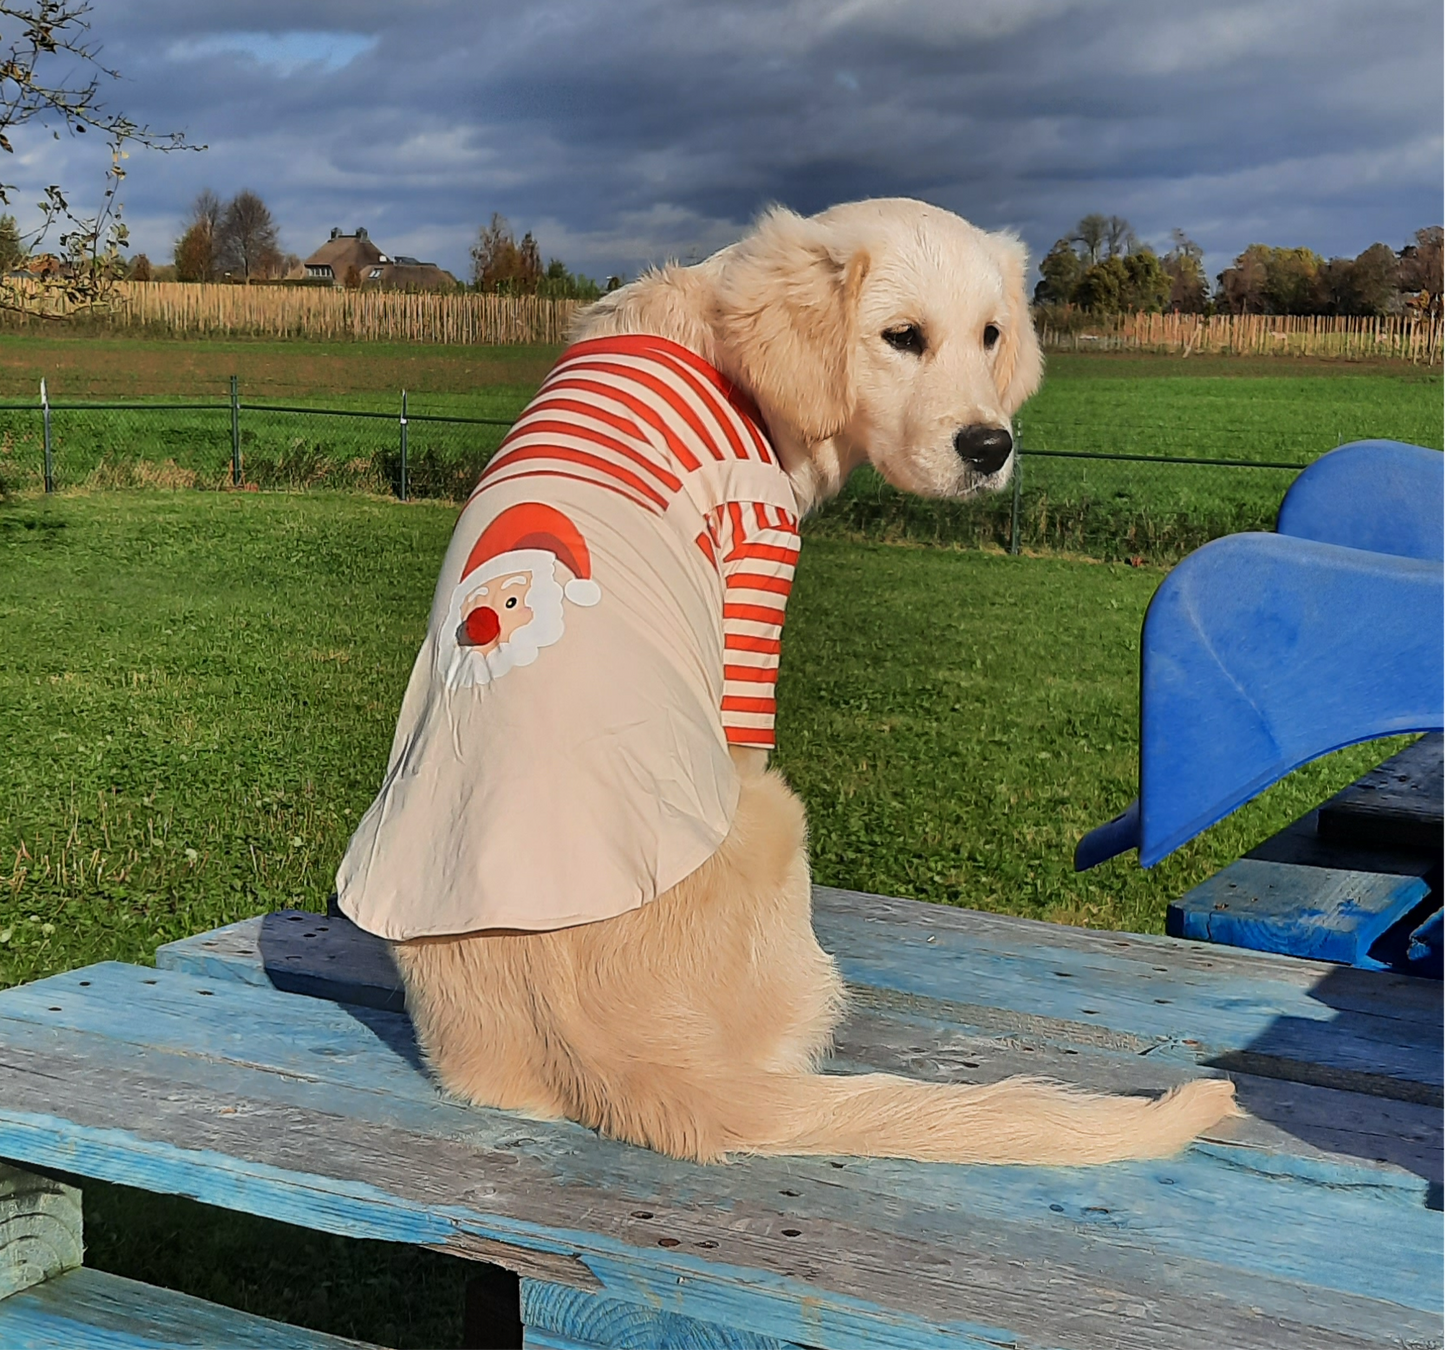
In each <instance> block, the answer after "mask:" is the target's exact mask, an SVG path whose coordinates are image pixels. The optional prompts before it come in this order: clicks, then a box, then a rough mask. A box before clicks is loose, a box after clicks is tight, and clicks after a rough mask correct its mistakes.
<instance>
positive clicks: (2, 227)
mask: <svg viewBox="0 0 1445 1350" xmlns="http://www.w3.org/2000/svg"><path fill="white" fill-rule="evenodd" d="M29 256H30V250H29V249H28V248H27V247H26V246H25V240H24V239H23V238H22V237H21V234H20V227H19V226H18V225H17V224H16V223H15V217H14V216H12V215H9V214H6V215H3V216H0V274H4V273H6V272H13V271H15V269H16V268H18V267H20V266H22V265H23V264H24V262H25V260H26V259H27V258H28V257H29Z"/></svg>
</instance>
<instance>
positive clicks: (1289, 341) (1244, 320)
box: [1039, 314, 1441, 365]
mask: <svg viewBox="0 0 1445 1350" xmlns="http://www.w3.org/2000/svg"><path fill="white" fill-rule="evenodd" d="M1039 335H1040V338H1041V340H1042V341H1043V344H1044V347H1045V348H1046V349H1048V350H1051V351H1146V352H1172V353H1177V354H1179V355H1181V356H1188V355H1189V354H1190V353H1192V352H1199V353H1201V354H1205V353H1208V354H1211V355H1226V356H1333V357H1344V358H1353V359H1355V360H1359V359H1361V358H1364V357H1390V358H1394V359H1397V360H1403V361H1410V362H1413V363H1415V364H1424V365H1435V364H1438V363H1439V362H1440V359H1441V352H1440V337H1441V334H1440V320H1439V319H1438V318H1428V317H1414V316H1407V315H1390V316H1387V317H1382V318H1375V317H1370V318H1366V317H1354V316H1345V315H1330V314H1210V315H1204V314H1120V315H1114V316H1110V317H1108V318H1099V319H1095V318H1091V317H1089V316H1085V315H1080V316H1079V323H1078V325H1077V326H1075V325H1072V324H1071V325H1069V326H1068V327H1056V326H1054V325H1051V324H1048V323H1044V324H1041V325H1040V334H1039Z"/></svg>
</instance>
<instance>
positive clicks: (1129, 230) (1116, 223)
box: [1104, 216, 1139, 258]
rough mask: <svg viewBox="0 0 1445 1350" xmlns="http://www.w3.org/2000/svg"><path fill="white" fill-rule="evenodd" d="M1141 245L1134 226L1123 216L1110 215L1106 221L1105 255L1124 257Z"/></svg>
mask: <svg viewBox="0 0 1445 1350" xmlns="http://www.w3.org/2000/svg"><path fill="white" fill-rule="evenodd" d="M1138 247H1139V240H1138V238H1137V237H1136V236H1135V234H1134V227H1133V226H1132V225H1130V224H1129V222H1128V221H1127V220H1125V219H1124V217H1123V216H1110V217H1109V218H1108V220H1106V221H1105V222H1104V257H1105V258H1122V257H1125V256H1126V255H1127V254H1130V253H1132V252H1134V250H1135V249H1136V248H1138Z"/></svg>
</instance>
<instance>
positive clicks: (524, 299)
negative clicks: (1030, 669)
mask: <svg viewBox="0 0 1445 1350" xmlns="http://www.w3.org/2000/svg"><path fill="white" fill-rule="evenodd" d="M580 304H581V302H579V301H576V300H543V299H539V298H538V297H536V296H503V295H477V294H475V293H472V292H459V293H453V294H449V295H413V294H407V293H405V292H400V291H348V290H331V289H328V288H325V287H313V286H297V287H288V286H231V285H196V284H191V283H187V282H167V281H156V282H144V283H121V284H120V285H119V286H118V287H117V292H116V303H115V305H114V308H113V309H112V310H111V311H110V312H108V313H105V314H102V315H97V316H94V317H92V318H91V319H89V320H88V321H89V322H92V323H97V324H100V325H102V326H104V327H108V328H139V329H146V330H149V331H152V332H164V333H169V334H176V335H192V334H195V335H200V334H212V335H216V336H225V335H231V334H236V335H241V336H252V337H301V338H313V339H320V340H324V339H333V340H334V339H351V340H355V341H361V342H440V343H456V344H463V345H466V344H510V343H534V342H535V343H552V344H556V343H561V342H565V341H566V339H567V329H568V325H569V323H570V322H571V319H572V316H573V314H574V313H576V311H577V309H578V308H579V307H580ZM1077 319H1078V322H1077V323H1070V324H1068V325H1067V327H1059V326H1055V325H1054V324H1053V323H1051V322H1050V321H1049V318H1048V316H1041V323H1040V337H1041V338H1042V340H1043V344H1044V346H1045V348H1047V349H1048V350H1051V351H1153V352H1173V353H1177V354H1179V355H1181V356H1188V355H1189V354H1190V353H1192V352H1199V353H1201V354H1203V353H1209V354H1224V355H1231V356H1260V355H1265V356H1333V357H1345V358H1354V359H1360V358H1363V357H1392V358H1394V359H1397V360H1405V361H1411V362H1415V363H1425V364H1428V365H1434V364H1436V363H1438V362H1439V361H1440V359H1441V332H1440V320H1439V319H1430V318H1414V317H1402V316H1395V317H1389V318H1343V317H1334V316H1328V315H1273V314H1242V315H1235V314H1216V315H1211V316H1209V317H1205V316H1203V315H1199V314H1120V315H1114V316H1110V317H1108V318H1100V319H1093V318H1090V317H1089V316H1087V315H1078V316H1077ZM7 322H9V323H11V324H14V323H21V324H23V323H25V322H26V321H25V320H24V319H16V318H14V317H11V318H9V319H8V320H7ZM31 322H39V321H31Z"/></svg>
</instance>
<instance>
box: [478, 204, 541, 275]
mask: <svg viewBox="0 0 1445 1350" xmlns="http://www.w3.org/2000/svg"><path fill="white" fill-rule="evenodd" d="M542 275H543V274H542V254H541V250H540V249H539V248H538V246H537V241H536V240H535V239H534V238H533V237H532V233H531V231H530V230H529V231H528V232H527V233H526V234H524V235H523V236H522V241H521V243H518V242H517V239H516V237H515V236H514V235H513V234H512V227H511V225H509V224H508V223H507V218H506V217H505V216H504V215H502V214H501V213H500V212H493V213H492V219H491V223H490V224H488V225H484V226H483V227H482V228H481V230H480V231H478V234H477V242H476V243H475V244H473V245H472V285H473V286H475V287H476V288H477V290H479V291H490V292H494V293H496V294H499V295H535V294H536V293H537V289H538V286H539V285H540V283H541V281H542Z"/></svg>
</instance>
